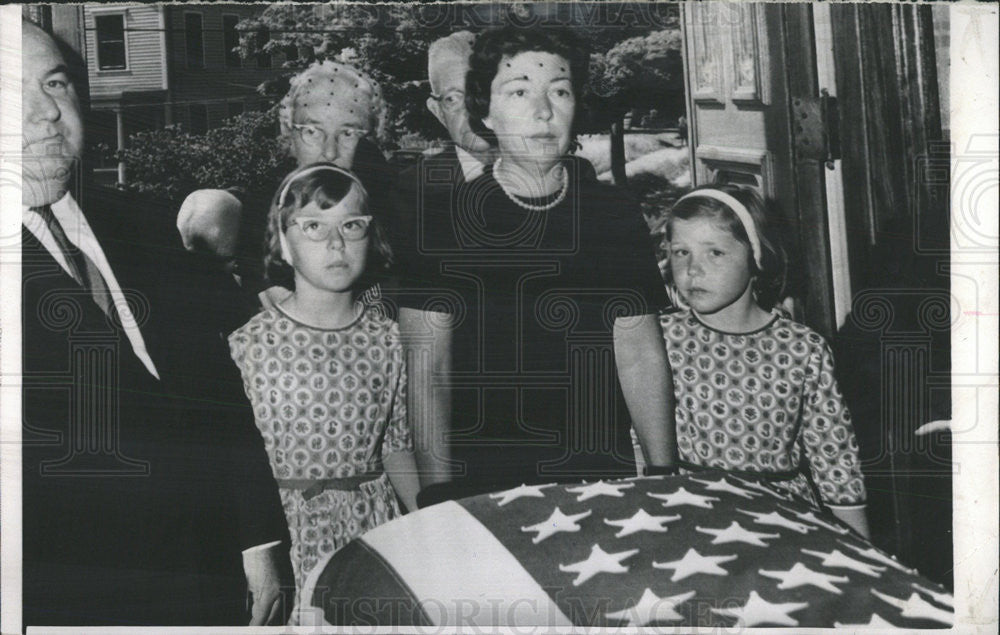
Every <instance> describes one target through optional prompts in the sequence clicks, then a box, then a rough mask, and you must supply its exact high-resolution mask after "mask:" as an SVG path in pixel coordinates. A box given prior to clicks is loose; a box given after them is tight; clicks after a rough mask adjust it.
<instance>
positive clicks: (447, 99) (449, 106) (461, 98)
mask: <svg viewBox="0 0 1000 635" xmlns="http://www.w3.org/2000/svg"><path fill="white" fill-rule="evenodd" d="M431 99H433V100H434V101H436V102H438V103H440V104H441V108H442V109H444V110H445V111H447V112H455V111H456V110H458V109H460V108H464V107H465V93H464V92H462V91H460V90H450V91H448V92H447V93H445V94H444V95H435V94H433V93H431Z"/></svg>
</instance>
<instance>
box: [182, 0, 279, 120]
mask: <svg viewBox="0 0 1000 635" xmlns="http://www.w3.org/2000/svg"><path fill="white" fill-rule="evenodd" d="M263 8H264V5H258V6H254V5H249V6H244V5H232V4H216V5H208V4H171V5H165V6H164V10H165V11H166V21H167V24H168V25H169V27H170V28H169V30H168V33H167V38H168V41H169V44H168V50H169V61H168V63H169V64H170V89H171V96H172V99H173V103H174V104H175V108H174V120H175V121H177V122H179V123H181V124H185V125H187V124H189V112H190V111H189V106H190V104H192V103H200V104H204V105H205V106H206V109H207V112H208V126H209V128H213V127H215V126H218V125H219V124H220V123H221V122H222V120H223V119H225V118H226V117H227V116H228V105H227V104H228V103H230V102H236V101H240V102H244V104H245V107H246V110H252V109H254V107H255V106H256V105H258V104H259V103H260V102H261V101H262V99H263V98H262V96H261V95H259V94H258V93H257V92H256V88H257V86H259V85H260V84H261V83H262V82H264V81H265V80H267V79H271V78H274V77H277V76H280V75H281V74H282V71H281V69H280V66H281V62H282V59H281V57H280V56H279V55H274V56H273V61H272V66H271V68H268V69H258V68H257V66H256V61H255V60H254V59H249V60H243V62H242V64H241V65H240V67H238V68H235V67H227V66H226V51H225V44H224V42H225V40H224V37H223V31H222V16H223V15H224V14H231V15H236V16H238V18H239V19H240V20H242V19H244V18H248V17H251V16H253V15H255V14H257V13H259V12H260V11H262V10H263ZM186 13H200V14H201V16H202V34H203V35H202V39H203V42H204V46H203V53H204V60H205V64H204V68H188V60H187V52H186V51H187V48H186V42H185V31H184V15H185V14H186Z"/></svg>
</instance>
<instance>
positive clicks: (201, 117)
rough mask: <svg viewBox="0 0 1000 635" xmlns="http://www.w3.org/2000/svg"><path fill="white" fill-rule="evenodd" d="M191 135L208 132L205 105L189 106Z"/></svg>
mask: <svg viewBox="0 0 1000 635" xmlns="http://www.w3.org/2000/svg"><path fill="white" fill-rule="evenodd" d="M190 109H191V134H205V133H206V132H207V131H208V108H206V107H205V104H191V106H190Z"/></svg>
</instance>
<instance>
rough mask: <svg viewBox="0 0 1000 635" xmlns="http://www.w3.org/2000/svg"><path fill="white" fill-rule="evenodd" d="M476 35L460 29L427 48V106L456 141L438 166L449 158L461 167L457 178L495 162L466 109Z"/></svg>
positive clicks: (467, 176) (469, 176) (468, 177)
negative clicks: (428, 87)
mask: <svg viewBox="0 0 1000 635" xmlns="http://www.w3.org/2000/svg"><path fill="white" fill-rule="evenodd" d="M475 41H476V36H475V35H473V34H472V33H470V32H469V31H459V32H458V33H452V34H451V35H449V36H447V37H443V38H440V39H438V40H435V41H434V42H432V43H431V45H430V46H429V47H428V48H427V80H428V83H429V84H430V87H431V94H430V96H429V97H428V98H427V109H428V110H430V111H431V114H433V115H434V117H435V118H436V119H437V120H438V121H439V122H441V125H442V126H444V127H445V129H446V130H447V131H448V137H449V138H450V139H451V141H452V143H451V145H449V146H448V147H446V148H445V149H444V151H443V152H441V153H440V154H438V155H434V163H435V165H438V166H440V165H443V164H444V163H445V162H446V161H447V162H451V165H453V166H455V167H456V168H458V169H460V170H461V171H460V172H458V170H456V178H461V179H462V180H464V181H471V180H473V179H475V178H476V177H477V176H479V175H480V174H482V172H483V167H484V166H485V165H487V164H489V163H492V162H493V159H494V157H493V148H492V147H491V146H490V144H489V143H487V142H486V140H485V139H483V138H481V137H479V136H478V135H477V134H476V133H475V132H473V131H472V127H471V126H470V125H469V113H468V111H466V109H465V75H466V74H467V73H468V72H469V55H471V54H472V45H473V43H474V42H475Z"/></svg>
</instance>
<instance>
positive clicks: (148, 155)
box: [117, 109, 288, 201]
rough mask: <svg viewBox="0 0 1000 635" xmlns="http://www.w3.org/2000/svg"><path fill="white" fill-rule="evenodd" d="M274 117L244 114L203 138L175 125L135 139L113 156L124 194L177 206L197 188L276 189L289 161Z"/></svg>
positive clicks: (252, 113) (256, 113)
mask: <svg viewBox="0 0 1000 635" xmlns="http://www.w3.org/2000/svg"><path fill="white" fill-rule="evenodd" d="M276 116H277V115H276V111H275V110H274V109H271V110H268V111H266V112H245V113H243V114H241V115H238V116H235V117H231V118H230V119H227V120H226V121H225V123H224V124H223V125H222V126H219V127H218V128H213V129H212V130H209V131H208V132H206V133H205V134H203V135H193V134H189V133H187V132H184V131H183V130H182V129H181V128H180V127H179V126H176V125H172V126H166V127H165V128H163V129H160V130H153V131H149V132H139V133H136V134H134V135H132V136H131V137H129V140H128V144H127V145H126V148H125V149H124V150H122V151H120V152H118V153H117V158H118V159H119V160H121V161H124V162H125V175H126V181H127V185H126V189H129V190H133V191H138V192H147V193H152V194H155V195H158V196H163V197H166V198H169V199H172V200H175V201H179V200H181V199H183V198H184V197H185V196H186V195H187V194H189V193H190V192H191V191H193V190H196V189H199V188H225V187H232V186H240V187H244V188H247V189H250V188H252V186H254V185H255V184H257V183H262V182H263V183H277V182H279V181H280V180H281V178H282V176H283V175H284V174H285V172H287V171H288V160H287V158H286V157H285V153H284V152H283V151H282V150H281V149H280V147H279V145H278V142H277V138H276V136H277V135H276V129H277V118H276Z"/></svg>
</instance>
